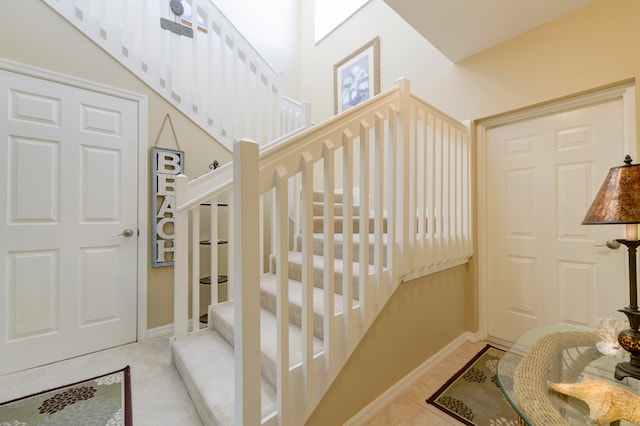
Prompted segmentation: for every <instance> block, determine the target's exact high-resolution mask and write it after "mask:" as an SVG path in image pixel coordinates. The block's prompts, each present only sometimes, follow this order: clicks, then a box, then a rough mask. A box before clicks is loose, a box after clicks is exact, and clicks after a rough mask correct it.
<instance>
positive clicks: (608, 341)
mask: <svg viewBox="0 0 640 426" xmlns="http://www.w3.org/2000/svg"><path fill="white" fill-rule="evenodd" d="M627 328H629V321H628V320H627V319H624V320H620V319H617V318H614V317H609V318H600V319H599V320H598V323H597V324H596V334H597V335H598V337H599V338H600V339H601V340H600V341H599V342H598V343H596V349H598V352H600V353H601V354H602V355H608V356H614V357H616V358H617V359H618V361H629V359H630V354H629V352H627V351H625V350H624V349H623V348H622V347H621V346H620V343H618V334H620V331H622V330H626V329H627Z"/></svg>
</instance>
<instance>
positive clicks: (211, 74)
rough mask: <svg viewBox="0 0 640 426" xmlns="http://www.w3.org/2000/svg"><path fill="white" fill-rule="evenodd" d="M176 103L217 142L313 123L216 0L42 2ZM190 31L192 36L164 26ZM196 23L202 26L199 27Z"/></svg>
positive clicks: (262, 137) (264, 136) (263, 137)
mask: <svg viewBox="0 0 640 426" xmlns="http://www.w3.org/2000/svg"><path fill="white" fill-rule="evenodd" d="M42 1H43V2H44V3H46V4H47V5H49V6H50V7H51V8H52V9H53V10H55V11H57V12H58V13H59V14H60V15H61V16H63V17H64V18H65V19H67V21H69V22H70V23H71V24H73V25H74V26H75V27H77V28H78V29H79V30H80V31H82V32H83V33H84V34H85V35H86V36H88V37H89V38H90V39H91V40H93V41H94V42H95V43H96V44H97V45H99V46H100V47H101V48H103V49H104V50H105V51H106V52H108V53H109V54H110V55H111V56H113V57H114V58H115V59H116V60H118V61H119V62H121V63H122V64H123V65H124V66H126V67H127V68H128V69H129V70H130V71H131V72H133V73H134V74H135V75H137V76H138V77H139V78H140V79H141V80H143V81H144V82H145V83H146V84H147V85H149V86H150V87H151V88H152V89H154V90H155V91H157V92H158V93H160V94H161V95H162V96H163V97H164V98H165V99H167V100H168V101H169V102H171V103H172V104H173V105H175V106H176V107H177V108H178V109H179V110H180V111H181V112H182V113H184V114H185V115H186V116H187V117H189V118H190V119H192V120H193V121H194V122H195V123H197V124H198V125H199V126H200V127H202V128H203V129H204V130H205V131H207V132H208V133H209V134H210V135H211V136H212V137H213V138H215V139H216V140H217V141H218V142H220V143H222V144H223V145H225V146H226V147H227V148H229V149H231V148H232V146H233V143H234V141H236V140H239V139H241V138H243V137H248V138H252V139H254V140H256V141H258V142H259V143H260V144H265V143H268V142H271V141H272V140H274V139H276V138H278V137H280V136H282V135H285V134H288V133H290V132H291V131H293V130H295V129H298V128H300V127H302V126H303V125H306V124H308V123H309V106H308V104H306V103H298V102H296V101H293V100H291V99H289V98H287V97H286V96H284V76H283V74H282V73H281V72H279V71H276V70H275V69H274V68H273V67H272V66H271V65H269V64H268V63H267V61H265V60H264V59H263V58H262V56H260V54H259V53H258V52H257V51H256V50H255V49H254V48H253V47H252V46H251V45H250V44H249V43H248V42H247V40H246V39H245V38H244V37H243V36H242V35H241V34H240V33H239V32H238V30H237V29H236V28H235V27H234V26H233V24H232V23H231V22H230V21H229V20H228V19H227V18H226V17H225V16H224V15H223V14H222V12H220V10H219V9H218V8H217V7H216V6H215V5H214V4H213V3H212V1H211V0H186V1H183V2H182V3H183V4H184V5H185V6H186V7H187V8H188V9H190V10H191V11H197V13H193V15H195V18H193V17H191V16H187V15H186V14H185V15H182V16H181V17H180V18H178V17H176V16H175V15H173V13H172V12H171V10H170V6H169V1H168V0H166V1H165V0H108V1H106V0H42ZM161 19H167V20H169V21H172V22H173V21H176V23H178V24H181V25H183V26H185V27H187V28H189V29H192V30H193V38H190V37H185V36H182V35H178V34H176V33H173V32H171V31H168V30H165V29H162V28H161V25H160V20H161ZM193 21H197V24H196V25H194V23H193Z"/></svg>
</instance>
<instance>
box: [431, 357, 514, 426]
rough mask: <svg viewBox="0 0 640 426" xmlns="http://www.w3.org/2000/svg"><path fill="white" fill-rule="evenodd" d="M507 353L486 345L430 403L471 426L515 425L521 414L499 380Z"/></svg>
mask: <svg viewBox="0 0 640 426" xmlns="http://www.w3.org/2000/svg"><path fill="white" fill-rule="evenodd" d="M503 354H504V351H503V350H501V349H498V348H494V347H493V346H491V345H487V346H485V347H484V348H483V349H482V350H481V351H480V352H479V353H478V354H477V355H476V356H474V357H473V359H472V360H471V361H469V362H468V363H467V365H465V366H464V367H462V369H461V370H460V371H458V372H457V373H456V374H454V375H453V377H451V378H450V379H449V380H448V381H447V383H445V384H444V385H443V386H442V387H441V388H440V389H438V391H437V392H436V393H434V394H433V395H432V396H431V397H430V398H429V399H427V403H429V404H431V405H433V406H435V407H437V408H439V409H440V410H442V411H444V412H445V413H447V414H448V415H450V416H451V417H454V418H456V419H457V420H459V421H461V422H462V423H464V424H466V425H471V426H512V425H513V426H515V425H517V424H518V421H517V415H516V413H515V411H513V409H512V408H511V406H510V405H509V403H508V402H507V400H506V399H505V398H504V396H503V395H502V391H501V390H500V387H499V385H498V378H497V377H496V367H497V365H498V360H499V359H500V358H501V357H502V355H503Z"/></svg>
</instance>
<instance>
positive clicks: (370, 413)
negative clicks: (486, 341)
mask: <svg viewBox="0 0 640 426" xmlns="http://www.w3.org/2000/svg"><path fill="white" fill-rule="evenodd" d="M468 341H471V342H478V341H480V335H479V333H471V332H465V333H463V334H462V335H460V336H459V337H457V338H456V339H454V340H453V341H452V342H451V343H449V344H448V345H447V346H445V347H444V348H442V349H441V350H440V351H438V352H437V353H436V354H435V355H433V356H432V357H431V358H429V359H427V360H426V361H425V362H423V363H422V364H420V365H419V366H418V367H417V368H415V369H414V370H413V371H412V372H411V373H409V374H407V375H406V376H404V377H403V378H402V379H400V380H399V381H398V382H397V383H396V384H394V385H393V386H391V387H390V388H389V389H387V390H386V391H385V392H384V393H383V394H382V395H380V396H379V397H377V398H376V399H375V400H373V401H372V402H371V403H370V404H369V405H367V406H366V407H364V408H363V409H362V410H360V412H359V413H358V414H356V415H355V416H353V417H352V418H351V419H350V420H349V421H347V422H346V423H345V425H348V426H359V425H364V424H366V423H367V422H369V421H370V420H372V419H373V417H375V415H376V414H378V413H379V412H380V411H381V410H382V409H383V408H385V407H386V406H387V405H388V404H390V403H391V402H392V401H393V400H395V399H396V398H398V397H400V395H402V394H403V393H404V392H405V391H406V390H407V389H408V388H409V387H410V386H411V385H412V384H413V383H414V382H415V381H416V380H417V379H418V378H419V377H420V376H422V375H423V374H424V373H425V372H426V371H427V370H429V369H430V368H433V367H434V366H435V365H437V364H438V363H440V362H441V361H444V360H445V359H446V358H447V357H448V356H449V355H451V354H452V353H454V352H455V351H456V350H457V349H458V348H460V346H462V345H463V344H464V343H465V342H468Z"/></svg>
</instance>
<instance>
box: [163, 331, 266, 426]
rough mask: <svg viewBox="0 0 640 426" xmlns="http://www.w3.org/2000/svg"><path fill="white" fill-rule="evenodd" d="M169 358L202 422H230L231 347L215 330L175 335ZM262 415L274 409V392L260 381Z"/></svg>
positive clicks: (232, 405) (229, 423)
mask: <svg viewBox="0 0 640 426" xmlns="http://www.w3.org/2000/svg"><path fill="white" fill-rule="evenodd" d="M173 358H174V361H175V365H176V368H177V369H178V371H179V373H180V376H181V377H182V380H183V381H184V384H185V386H186V388H187V390H188V392H189V395H190V396H191V399H192V401H193V404H194V406H195V407H196V410H197V411H198V414H199V415H200V417H201V419H202V422H203V424H205V425H217V424H220V425H233V424H234V423H235V422H234V374H235V373H234V355H233V348H232V347H231V346H230V345H229V344H228V343H227V342H226V341H225V340H224V339H223V338H222V337H221V336H220V335H219V334H218V333H216V332H215V331H210V330H204V331H201V332H199V333H194V334H191V335H189V336H187V337H185V338H182V339H177V340H176V341H175V343H174V344H173ZM261 391H262V417H263V418H264V417H266V416H267V415H269V414H270V413H272V412H274V411H275V410H276V407H277V405H276V392H275V389H274V387H273V386H272V385H271V384H270V383H269V382H268V381H267V380H266V379H264V378H263V379H262V381H261Z"/></svg>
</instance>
